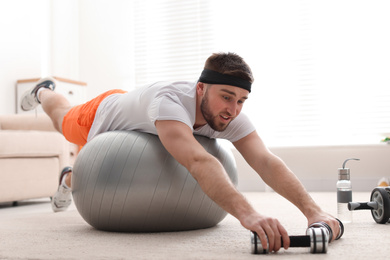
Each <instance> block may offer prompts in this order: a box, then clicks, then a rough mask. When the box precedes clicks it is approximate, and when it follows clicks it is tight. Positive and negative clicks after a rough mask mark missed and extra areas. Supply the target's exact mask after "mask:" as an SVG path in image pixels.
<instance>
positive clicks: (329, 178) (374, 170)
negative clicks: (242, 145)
mask: <svg viewBox="0 0 390 260" xmlns="http://www.w3.org/2000/svg"><path fill="white" fill-rule="evenodd" d="M270 150H271V151H272V152H273V153H274V154H276V155H277V156H279V157H280V158H281V159H282V160H283V161H284V162H285V163H286V164H287V166H288V167H289V168H290V169H291V170H292V171H293V172H294V173H295V175H296V176H297V177H298V179H300V181H301V182H302V183H303V185H304V186H305V187H306V189H307V190H309V191H335V187H336V182H337V173H338V168H342V165H343V162H344V161H345V160H346V159H348V158H358V159H360V161H348V162H347V164H346V168H349V169H350V171H351V181H352V186H353V190H354V191H372V190H373V188H374V187H376V185H377V184H378V181H379V179H380V178H382V177H388V178H390V145H388V144H376V145H350V146H323V147H321V146H313V147H310V146H302V147H271V148H270ZM233 154H234V156H235V158H236V162H237V170H238V174H239V179H238V188H239V189H240V190H242V191H265V190H269V188H268V187H267V186H266V185H265V184H264V182H262V181H261V179H260V178H259V176H258V175H257V174H256V172H255V171H253V170H252V169H251V168H250V167H249V166H248V165H247V163H246V162H245V160H244V159H243V158H242V156H241V155H240V154H239V153H238V152H237V151H236V150H233Z"/></svg>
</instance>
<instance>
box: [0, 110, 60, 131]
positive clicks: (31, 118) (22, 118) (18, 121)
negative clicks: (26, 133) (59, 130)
mask: <svg viewBox="0 0 390 260" xmlns="http://www.w3.org/2000/svg"><path fill="white" fill-rule="evenodd" d="M0 129H1V130H40V131H56V130H55V129H54V126H53V123H52V122H51V120H50V118H49V117H48V116H47V115H46V114H38V115H34V114H12V115H0Z"/></svg>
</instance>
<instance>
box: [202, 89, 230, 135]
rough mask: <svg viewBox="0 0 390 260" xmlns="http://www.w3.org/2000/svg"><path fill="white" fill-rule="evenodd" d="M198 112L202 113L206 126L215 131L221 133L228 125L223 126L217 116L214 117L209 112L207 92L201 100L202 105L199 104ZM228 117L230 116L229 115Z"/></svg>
mask: <svg viewBox="0 0 390 260" xmlns="http://www.w3.org/2000/svg"><path fill="white" fill-rule="evenodd" d="M200 111H201V112H202V115H203V118H204V119H205V120H206V122H207V124H208V125H209V126H210V127H211V128H212V129H213V130H215V131H218V132H222V131H224V130H225V129H226V128H227V127H228V125H229V124H230V122H231V121H229V123H227V124H224V123H222V122H220V121H219V120H218V119H219V115H216V116H214V115H213V114H212V112H211V109H210V105H209V96H208V94H207V91H206V93H205V96H204V98H203V100H202V103H201V104H200ZM229 116H230V115H229Z"/></svg>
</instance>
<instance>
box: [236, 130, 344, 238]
mask: <svg viewBox="0 0 390 260" xmlns="http://www.w3.org/2000/svg"><path fill="white" fill-rule="evenodd" d="M234 146H235V147H236V148H237V150H238V151H239V152H240V153H241V154H242V156H243V157H244V158H245V160H246V161H247V162H248V164H249V165H250V166H251V167H252V168H253V169H254V170H255V171H256V172H257V173H258V174H259V175H260V177H261V178H262V179H263V180H264V182H265V183H267V184H268V185H269V186H270V187H271V188H273V189H274V190H275V191H276V192H277V193H279V194H280V195H282V196H283V197H285V198H286V199H287V200H289V201H290V202H291V203H293V204H294V205H295V206H297V207H298V208H299V209H300V211H301V212H302V213H303V214H304V215H305V216H306V218H307V220H308V222H309V224H311V223H314V222H318V221H325V222H326V223H327V224H328V225H330V227H331V228H332V230H333V231H334V232H333V239H334V238H335V237H336V236H337V234H338V232H339V224H338V222H337V220H336V219H335V218H333V217H332V216H330V215H329V214H327V213H325V212H323V211H322V210H321V208H320V207H319V206H318V205H317V204H316V203H315V202H314V200H313V199H312V198H311V196H310V195H309V194H308V193H307V191H306V189H305V188H304V186H303V185H302V183H301V182H300V181H299V180H298V178H297V177H296V176H295V174H294V173H293V172H292V171H291V170H290V169H289V168H288V167H287V166H286V165H285V163H284V162H283V161H282V160H281V159H280V158H279V157H277V156H275V155H274V154H272V153H271V152H270V151H269V150H268V149H267V148H266V147H265V145H264V143H263V141H262V140H261V138H260V137H259V136H258V134H257V133H256V132H252V133H251V134H249V135H248V136H246V137H244V138H242V139H241V140H239V141H237V142H235V143H234Z"/></svg>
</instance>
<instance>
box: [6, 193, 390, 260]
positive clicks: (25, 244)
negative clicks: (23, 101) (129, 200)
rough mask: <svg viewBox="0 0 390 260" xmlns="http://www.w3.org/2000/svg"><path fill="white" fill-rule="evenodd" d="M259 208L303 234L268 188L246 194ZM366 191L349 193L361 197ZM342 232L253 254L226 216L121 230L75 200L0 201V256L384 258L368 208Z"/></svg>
mask: <svg viewBox="0 0 390 260" xmlns="http://www.w3.org/2000/svg"><path fill="white" fill-rule="evenodd" d="M245 195H246V196H247V198H248V200H250V201H251V202H252V204H253V205H254V206H255V207H256V208H257V209H258V210H259V211H260V212H262V213H264V214H267V215H270V216H278V218H279V220H280V221H281V222H282V223H283V224H284V225H285V227H286V229H287V230H288V231H289V233H290V235H302V234H304V232H305V230H306V219H305V218H304V217H303V215H302V214H301V213H300V212H299V211H298V210H297V209H296V208H295V207H293V206H292V205H291V204H290V203H288V202H287V201H286V200H284V199H283V198H281V197H280V196H279V195H277V194H276V193H273V192H267V193H245ZM312 196H313V197H314V198H315V199H316V201H318V203H319V204H320V205H321V206H322V207H323V208H324V209H326V210H327V211H329V212H331V213H332V214H335V213H336V194H335V193H312ZM369 196H370V193H354V200H355V201H366V200H367V199H368V198H369ZM353 217H354V221H353V223H350V224H348V225H346V228H345V234H344V236H343V237H342V238H341V239H340V240H338V241H335V242H333V243H331V244H330V245H329V248H328V253H327V254H323V255H312V254H310V253H308V252H307V250H306V249H300V248H291V249H289V250H284V249H282V250H281V251H280V252H278V253H277V254H270V255H252V254H251V253H250V234H249V231H247V230H245V229H244V228H242V227H241V225H240V224H239V222H238V221H237V220H236V219H234V218H233V217H231V216H228V217H226V218H225V219H224V220H223V221H222V222H221V223H220V224H219V225H217V226H216V227H214V228H210V229H205V230H198V231H189V232H176V233H157V234H124V233H109V232H101V231H98V230H95V229H93V228H92V227H90V226H89V225H88V224H87V223H86V222H84V220H83V219H82V218H81V217H80V215H79V214H78V212H77V210H76V209H75V207H74V205H72V206H71V208H70V209H69V210H68V211H66V212H62V213H52V212H51V208H50V203H49V201H48V200H44V201H42V200H40V201H29V202H23V203H20V205H19V206H17V207H11V206H7V205H2V206H0V241H1V242H0V259H263V258H265V257H267V258H277V259H314V258H315V259H354V260H355V259H384V258H388V257H389V246H390V224H386V225H379V224H376V223H375V222H374V220H373V219H372V217H371V213H370V211H360V212H354V216H353Z"/></svg>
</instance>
